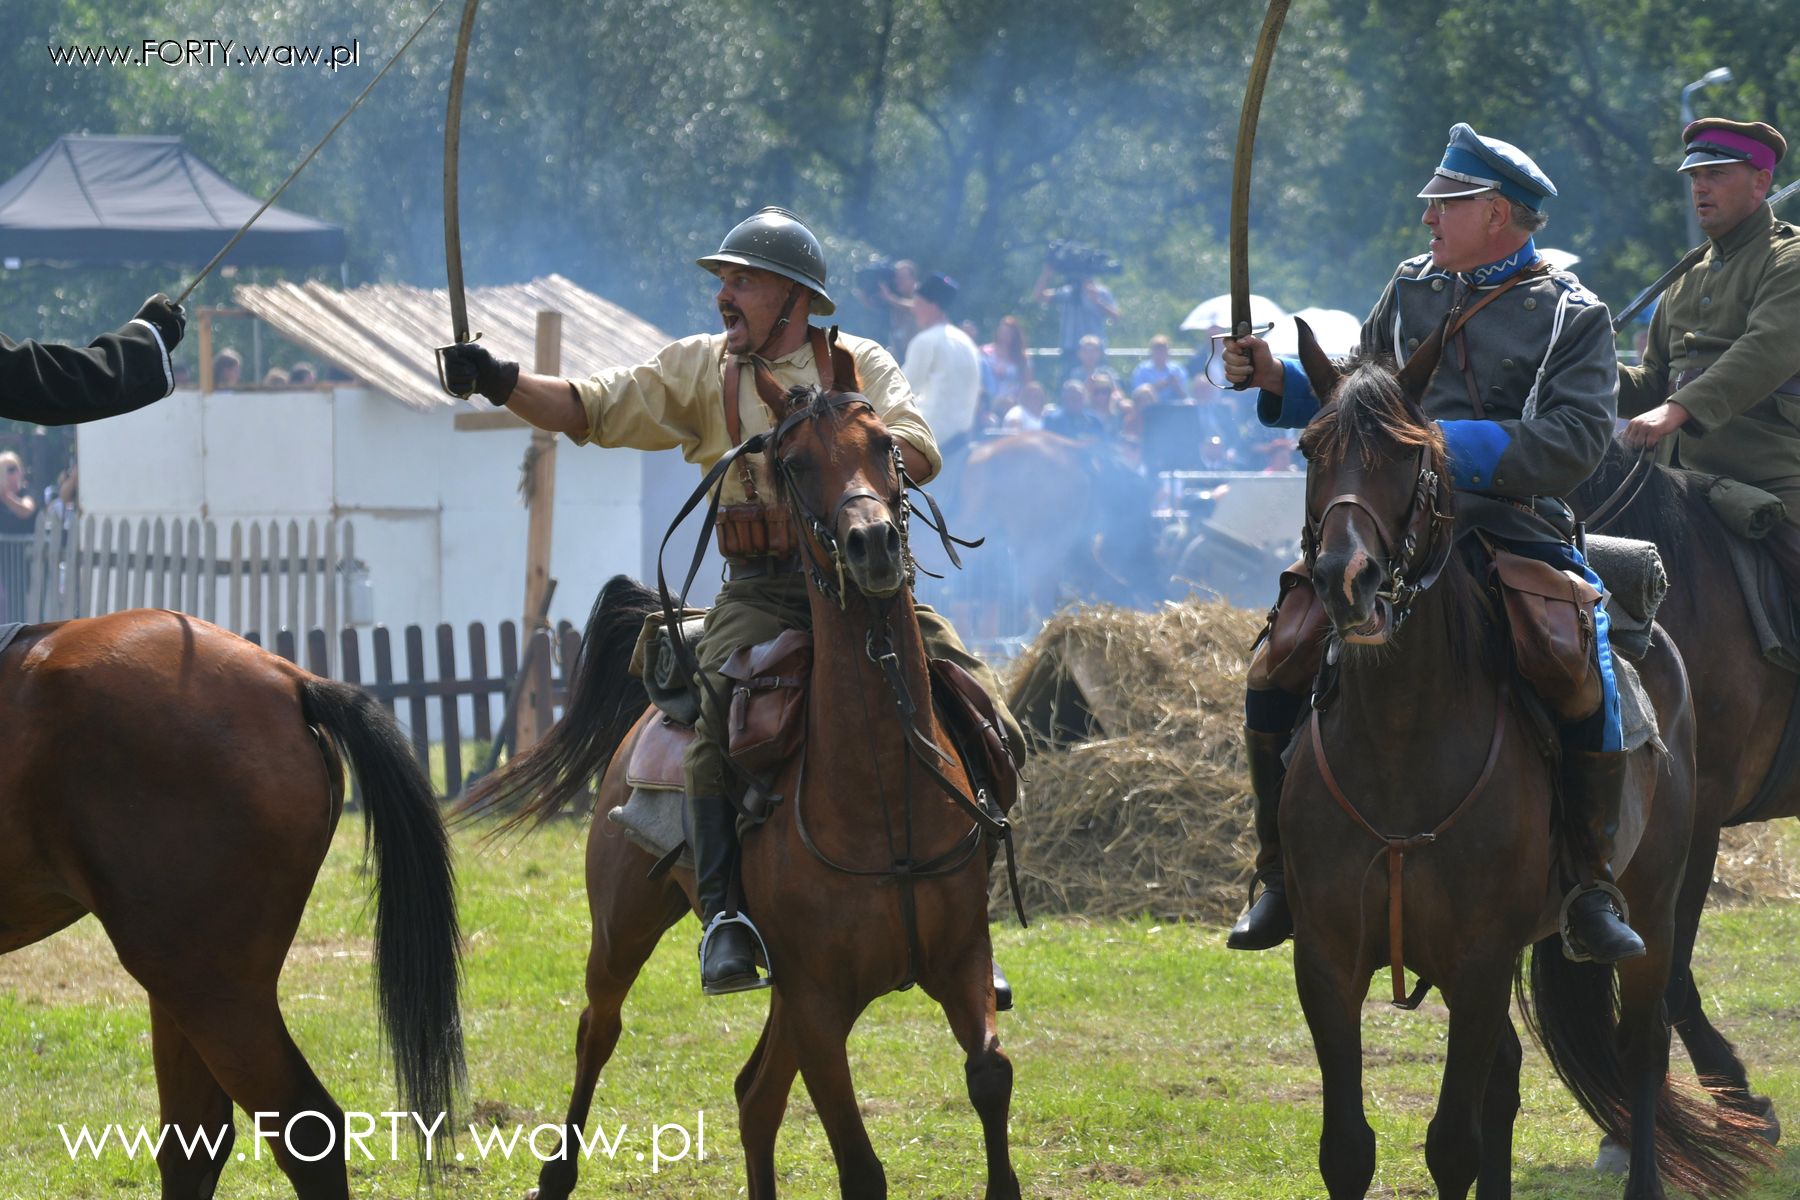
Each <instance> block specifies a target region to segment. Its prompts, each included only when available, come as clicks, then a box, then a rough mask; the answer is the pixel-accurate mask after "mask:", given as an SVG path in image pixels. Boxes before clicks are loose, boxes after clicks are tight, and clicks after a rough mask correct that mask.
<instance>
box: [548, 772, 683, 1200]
mask: <svg viewBox="0 0 1800 1200" xmlns="http://www.w3.org/2000/svg"><path fill="white" fill-rule="evenodd" d="M606 801H607V797H606V795H605V794H603V795H602V796H601V798H600V804H599V806H598V808H597V810H596V813H595V819H594V825H593V827H592V830H591V832H590V833H589V835H588V855H587V886H588V906H589V909H590V911H591V912H593V914H594V932H593V940H592V942H591V943H590V945H589V947H588V962H587V998H588V1002H587V1007H586V1008H584V1009H583V1010H582V1012H581V1020H580V1021H579V1022H578V1024H577V1027H576V1033H575V1083H574V1086H573V1088H571V1089H570V1093H569V1108H568V1115H567V1116H566V1117H565V1118H564V1120H563V1145H562V1156H561V1157H559V1158H552V1159H549V1160H547V1161H546V1162H545V1163H544V1164H543V1166H541V1167H539V1168H538V1181H537V1186H536V1187H534V1188H532V1189H531V1190H530V1191H528V1192H526V1193H525V1195H526V1200H565V1198H566V1197H567V1196H568V1195H569V1193H570V1192H572V1191H574V1190H575V1180H576V1177H577V1175H578V1173H579V1170H580V1168H579V1164H580V1161H581V1140H580V1136H579V1135H580V1134H581V1132H582V1130H583V1128H585V1127H586V1125H587V1119H588V1111H589V1109H590V1107H591V1106H592V1104H593V1100H594V1088H595V1086H596V1085H597V1084H598V1083H599V1082H600V1072H601V1069H602V1068H604V1067H605V1066H606V1063H607V1060H608V1059H610V1058H611V1057H612V1054H613V1051H614V1050H615V1049H616V1048H617V1047H618V1044H619V1035H620V1033H621V1032H623V1030H624V1023H623V1022H622V1021H621V1020H620V1019H619V1010H620V1009H621V1008H622V1007H624V1004H625V996H626V993H628V992H630V991H631V985H632V984H633V983H635V982H637V977H638V973H639V972H641V971H642V970H643V969H644V964H645V963H646V962H648V961H649V960H650V955H651V954H652V953H653V952H654V951H655V950H656V945H657V943H658V942H660V941H661V940H662V936H663V934H665V933H667V932H668V931H669V928H670V927H671V926H672V925H674V924H675V923H676V922H677V921H679V920H680V919H681V918H682V917H683V916H684V915H685V914H686V913H687V912H688V901H687V896H686V895H685V894H684V893H683V892H682V890H681V888H680V887H679V886H677V885H676V884H675V882H674V881H673V880H671V879H670V878H668V877H666V876H665V877H664V878H662V879H658V880H651V879H648V878H646V875H647V873H648V871H649V869H650V866H651V859H650V856H649V855H647V854H645V853H644V852H643V851H641V850H639V849H637V848H636V847H635V846H634V845H632V844H631V843H630V842H628V841H627V840H626V839H625V837H624V836H623V835H622V834H620V832H619V831H618V829H617V828H615V827H613V826H612V825H611V824H610V823H607V822H606V811H607V809H608V808H610V807H611V805H609V804H607V802H606Z"/></svg>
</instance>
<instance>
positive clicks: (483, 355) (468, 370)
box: [438, 342, 519, 405]
mask: <svg viewBox="0 0 1800 1200" xmlns="http://www.w3.org/2000/svg"><path fill="white" fill-rule="evenodd" d="M438 353H439V354H441V355H442V356H443V360H444V387H445V390H447V391H448V392H449V393H450V394H451V395H453V396H467V395H468V394H470V393H471V392H475V393H479V394H480V395H483V396H486V397H487V398H488V399H489V400H491V401H493V402H494V403H495V404H499V405H504V404H505V403H506V401H507V398H508V397H509V396H511V395H512V393H513V388H515V387H517V386H518V383H519V364H518V363H516V362H507V361H506V360H505V359H500V358H495V357H494V356H493V355H492V354H489V353H488V351H487V347H485V346H483V345H482V344H481V343H480V342H459V343H458V344H456V345H454V346H445V347H444V348H443V349H442V350H440V351H438Z"/></svg>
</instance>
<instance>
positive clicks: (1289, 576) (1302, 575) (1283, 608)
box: [1246, 559, 1331, 696]
mask: <svg viewBox="0 0 1800 1200" xmlns="http://www.w3.org/2000/svg"><path fill="white" fill-rule="evenodd" d="M1330 628H1331V620H1330V618H1329V617H1327V616H1326V615H1325V603H1324V601H1322V600H1320V599H1319V592H1318V589H1317V588H1315V587H1313V581H1312V571H1311V569H1310V568H1309V567H1308V566H1307V565H1306V560H1305V559H1301V560H1300V561H1298V562H1296V563H1295V564H1294V565H1293V566H1291V567H1289V568H1288V569H1287V570H1285V571H1283V572H1282V573H1281V587H1280V592H1279V594H1278V595H1277V596H1276V597H1275V603H1274V604H1273V605H1271V606H1270V608H1269V619H1268V620H1267V621H1266V622H1264V624H1263V628H1262V632H1261V633H1259V634H1257V635H1256V641H1254V642H1252V643H1251V644H1250V648H1251V649H1252V650H1254V651H1256V654H1255V657H1253V658H1252V659H1251V660H1250V675H1249V678H1248V680H1247V681H1246V682H1247V683H1248V684H1249V685H1250V687H1252V688H1254V689H1256V690H1257V691H1270V690H1275V691H1282V692H1288V693H1290V694H1293V695H1296V696H1304V695H1307V694H1308V693H1310V692H1311V691H1312V685H1313V679H1314V677H1316V676H1317V675H1318V673H1319V663H1320V660H1321V659H1322V658H1323V657H1324V654H1325V635H1326V633H1327V632H1328V631H1329V630H1330Z"/></svg>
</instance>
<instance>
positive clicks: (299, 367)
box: [288, 361, 319, 388]
mask: <svg viewBox="0 0 1800 1200" xmlns="http://www.w3.org/2000/svg"><path fill="white" fill-rule="evenodd" d="M288 382H289V383H291V384H293V385H294V386H295V387H306V388H309V387H317V386H318V384H319V372H318V371H317V370H315V369H314V368H313V365H312V364H311V363H309V362H305V361H302V362H297V363H295V364H294V366H293V369H291V370H290V371H288Z"/></svg>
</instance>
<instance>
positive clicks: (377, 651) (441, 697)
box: [252, 621, 581, 798]
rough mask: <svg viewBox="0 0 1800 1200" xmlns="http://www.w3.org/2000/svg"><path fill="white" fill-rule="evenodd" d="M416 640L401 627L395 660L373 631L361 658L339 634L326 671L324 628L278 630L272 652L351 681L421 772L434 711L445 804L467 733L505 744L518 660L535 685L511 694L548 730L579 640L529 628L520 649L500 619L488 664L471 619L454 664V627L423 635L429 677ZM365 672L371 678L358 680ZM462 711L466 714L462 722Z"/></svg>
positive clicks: (355, 644) (484, 634)
mask: <svg viewBox="0 0 1800 1200" xmlns="http://www.w3.org/2000/svg"><path fill="white" fill-rule="evenodd" d="M425 634H426V631H425V630H424V629H423V628H422V627H420V626H418V625H408V626H407V627H406V628H405V629H404V630H402V631H401V633H400V647H399V650H400V653H399V654H398V655H396V653H395V650H396V647H395V645H394V635H393V631H391V630H389V629H388V628H387V627H386V626H383V625H377V626H376V627H375V628H374V629H372V630H370V631H369V632H368V635H367V641H368V652H367V654H366V655H365V653H364V645H363V638H362V637H361V636H359V632H358V631H357V630H354V629H345V630H343V631H341V632H340V633H339V635H338V644H337V650H338V655H337V663H338V664H339V665H338V667H337V669H336V670H335V671H333V670H331V669H330V667H331V664H330V661H329V659H330V656H329V654H328V653H327V652H328V650H329V649H330V639H329V638H328V637H327V635H326V633H325V631H324V630H323V629H312V630H309V631H308V632H307V635H306V637H305V639H304V641H302V639H300V638H298V637H296V636H295V634H294V632H293V631H292V630H287V629H284V630H281V631H280V632H279V633H278V634H277V635H276V637H275V645H274V650H275V652H276V653H277V654H279V655H281V656H282V657H283V658H285V659H287V660H288V661H289V662H292V663H295V664H297V665H299V666H303V667H305V668H306V669H307V670H309V671H311V672H313V674H315V675H324V676H327V677H328V678H335V679H340V680H342V681H343V682H345V683H352V684H355V685H357V686H358V687H361V688H362V689H364V690H365V691H367V692H368V693H369V694H370V695H372V696H374V697H375V698H376V699H377V700H379V701H381V703H383V704H384V705H386V706H387V708H388V710H389V711H390V712H392V713H393V714H394V715H395V716H396V717H398V718H399V719H400V721H401V723H402V724H403V725H405V726H406V729H407V733H408V736H409V737H411V739H412V744H413V752H414V753H415V754H416V755H417V756H418V759H419V762H420V763H421V764H422V765H423V766H425V768H426V769H427V770H428V771H429V770H430V769H431V766H432V762H433V758H434V756H433V754H432V742H431V728H432V725H433V723H434V722H433V716H434V715H435V717H436V722H435V724H436V726H437V729H438V734H439V738H438V741H439V744H440V745H441V747H442V753H441V756H439V760H440V761H441V762H442V764H443V796H444V797H445V798H449V797H454V796H457V795H459V794H460V793H461V792H462V790H463V783H464V778H463V762H462V758H463V740H464V739H465V738H466V737H473V738H474V739H475V740H477V741H479V742H486V743H492V742H493V741H494V740H495V739H496V738H501V739H504V740H506V741H507V743H508V744H509V745H511V744H512V740H513V736H512V735H513V729H512V726H513V725H515V724H516V721H517V713H516V712H514V713H510V714H509V713H508V711H507V698H508V696H509V695H512V694H513V693H514V691H515V689H514V682H515V681H516V680H517V679H518V677H519V668H520V663H521V662H522V661H525V659H526V658H527V657H529V659H530V662H531V668H532V673H533V675H534V676H535V679H533V680H530V681H528V682H529V683H533V684H535V685H536V686H534V687H526V688H520V689H517V692H518V693H519V694H521V695H523V694H525V693H527V692H530V693H534V694H535V695H536V696H537V697H538V698H539V701H538V705H537V717H538V728H540V729H548V728H549V727H550V725H551V723H552V722H554V721H555V720H556V719H557V717H559V716H561V715H562V710H563V706H564V705H565V703H566V702H567V698H568V675H567V672H568V669H569V667H570V666H571V665H573V664H574V662H575V653H576V649H577V647H579V646H580V644H581V634H580V633H579V631H577V630H576V629H575V628H574V627H573V626H572V625H570V624H569V623H568V622H567V621H564V622H562V623H561V624H559V625H558V626H557V628H556V630H555V632H554V633H552V631H550V630H549V629H539V630H537V631H535V632H534V633H533V634H532V635H531V637H530V639H529V641H528V642H527V643H526V644H525V645H524V646H521V645H520V643H519V632H518V626H517V625H515V624H514V623H513V622H511V621H502V622H500V624H499V626H498V628H497V630H496V635H497V636H496V638H495V639H494V640H495V642H497V645H495V646H494V647H493V648H494V649H495V650H497V651H498V661H494V660H493V659H490V657H489V640H488V631H487V627H486V626H485V625H483V624H482V623H481V622H479V621H477V622H474V623H472V624H470V625H469V626H468V628H467V631H466V633H465V638H466V643H465V644H466V646H467V657H466V659H464V660H463V665H462V667H459V665H458V655H457V636H456V630H455V628H454V627H452V626H451V625H449V624H440V625H438V626H437V627H436V628H435V629H434V630H433V631H432V640H433V641H434V643H435V651H436V652H435V654H434V655H433V659H434V662H435V671H434V670H432V669H431V668H429V667H428V666H427V663H426V654H425ZM252 640H253V641H254V640H257V639H254V638H253V639H252ZM302 650H304V653H303V654H302ZM365 664H366V665H365ZM490 668H494V669H492V670H491V669H490ZM366 674H367V675H369V676H372V677H365V675H366ZM465 701H466V702H467V705H466V708H465V703H464V702H465ZM434 708H435V710H436V711H435V714H434V712H433V709H434ZM465 712H466V713H467V715H468V717H469V718H470V719H469V720H468V722H467V723H465V720H464V716H465ZM509 717H510V720H509Z"/></svg>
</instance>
